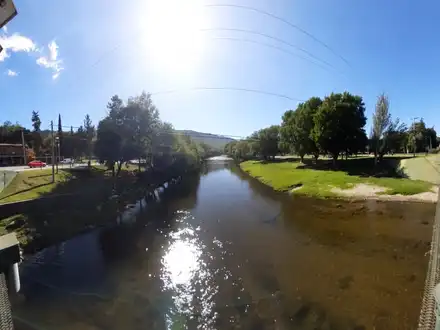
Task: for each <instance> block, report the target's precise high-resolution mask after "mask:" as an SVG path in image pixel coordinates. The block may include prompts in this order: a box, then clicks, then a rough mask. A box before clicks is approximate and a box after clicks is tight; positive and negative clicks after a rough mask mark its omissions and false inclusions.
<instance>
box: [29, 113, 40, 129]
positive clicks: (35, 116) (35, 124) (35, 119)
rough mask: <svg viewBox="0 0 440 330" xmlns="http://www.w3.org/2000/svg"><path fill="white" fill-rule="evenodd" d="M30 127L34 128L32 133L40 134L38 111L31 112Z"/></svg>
mask: <svg viewBox="0 0 440 330" xmlns="http://www.w3.org/2000/svg"><path fill="white" fill-rule="evenodd" d="M31 120H32V127H33V128H34V132H40V131H41V120H40V114H39V113H38V111H32V118H31Z"/></svg>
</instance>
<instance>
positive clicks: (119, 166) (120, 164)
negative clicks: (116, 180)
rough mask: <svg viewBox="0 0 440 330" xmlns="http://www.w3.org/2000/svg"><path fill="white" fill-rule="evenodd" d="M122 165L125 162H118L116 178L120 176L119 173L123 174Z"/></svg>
mask: <svg viewBox="0 0 440 330" xmlns="http://www.w3.org/2000/svg"><path fill="white" fill-rule="evenodd" d="M122 163H123V160H120V161H119V162H118V170H117V172H116V176H119V173H121V167H122Z"/></svg>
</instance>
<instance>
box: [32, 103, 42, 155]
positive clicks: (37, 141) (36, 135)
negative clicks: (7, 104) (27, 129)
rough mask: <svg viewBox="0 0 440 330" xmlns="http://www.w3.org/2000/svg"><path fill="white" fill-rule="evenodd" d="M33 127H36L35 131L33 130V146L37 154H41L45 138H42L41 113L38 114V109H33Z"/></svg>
mask: <svg viewBox="0 0 440 330" xmlns="http://www.w3.org/2000/svg"><path fill="white" fill-rule="evenodd" d="M31 121H32V127H33V128H34V131H33V132H32V140H33V143H32V147H33V149H34V152H35V155H36V156H39V155H40V149H41V145H42V144H43V139H42V138H41V134H40V132H41V120H40V115H39V114H38V111H32V117H31Z"/></svg>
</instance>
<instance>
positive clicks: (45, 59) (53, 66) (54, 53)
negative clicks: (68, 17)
mask: <svg viewBox="0 0 440 330" xmlns="http://www.w3.org/2000/svg"><path fill="white" fill-rule="evenodd" d="M47 48H49V56H41V57H39V58H38V59H37V64H38V65H39V66H42V67H44V68H46V69H50V70H52V72H53V73H52V79H54V80H55V79H57V78H58V77H59V76H60V74H61V71H62V70H64V67H63V61H62V60H59V59H58V48H59V47H58V45H57V43H56V42H55V40H52V41H51V42H50V43H49V45H47Z"/></svg>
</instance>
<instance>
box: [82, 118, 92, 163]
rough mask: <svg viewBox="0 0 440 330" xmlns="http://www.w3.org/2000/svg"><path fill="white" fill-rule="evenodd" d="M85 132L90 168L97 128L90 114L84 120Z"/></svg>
mask: <svg viewBox="0 0 440 330" xmlns="http://www.w3.org/2000/svg"><path fill="white" fill-rule="evenodd" d="M84 130H85V132H86V139H87V156H88V157H89V163H88V165H89V166H90V158H91V156H92V139H93V137H94V136H95V126H93V124H92V120H91V119H90V116H89V114H87V115H86V116H85V118H84Z"/></svg>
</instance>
